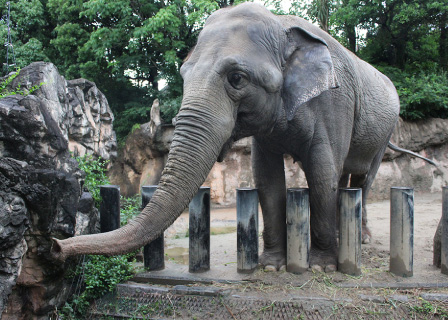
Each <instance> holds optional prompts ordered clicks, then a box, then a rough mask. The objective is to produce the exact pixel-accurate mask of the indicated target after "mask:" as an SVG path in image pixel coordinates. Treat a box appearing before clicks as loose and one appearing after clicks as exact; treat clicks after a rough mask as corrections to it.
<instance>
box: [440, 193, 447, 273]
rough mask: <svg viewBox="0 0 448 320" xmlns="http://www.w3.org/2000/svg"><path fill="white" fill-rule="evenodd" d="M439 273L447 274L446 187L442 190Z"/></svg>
mask: <svg viewBox="0 0 448 320" xmlns="http://www.w3.org/2000/svg"><path fill="white" fill-rule="evenodd" d="M441 271H442V273H443V274H448V187H443V189H442V259H441Z"/></svg>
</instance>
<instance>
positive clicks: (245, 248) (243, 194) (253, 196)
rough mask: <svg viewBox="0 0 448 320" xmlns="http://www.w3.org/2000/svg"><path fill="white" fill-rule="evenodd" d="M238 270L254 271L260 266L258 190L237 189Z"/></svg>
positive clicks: (242, 271) (243, 271)
mask: <svg viewBox="0 0 448 320" xmlns="http://www.w3.org/2000/svg"><path fill="white" fill-rule="evenodd" d="M236 216H237V218H236V219H237V236H236V238H237V271H238V272H241V273H249V272H252V271H253V270H254V269H255V268H256V267H257V266H258V190H257V189H250V188H240V189H236Z"/></svg>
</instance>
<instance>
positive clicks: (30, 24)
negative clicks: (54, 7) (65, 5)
mask: <svg viewBox="0 0 448 320" xmlns="http://www.w3.org/2000/svg"><path fill="white" fill-rule="evenodd" d="M7 2H9V4H10V13H11V19H10V32H11V39H12V45H13V49H14V53H15V59H16V64H17V65H16V66H15V67H16V68H18V67H23V66H26V65H28V64H30V63H31V62H33V61H42V60H43V61H49V58H48V56H47V55H46V53H45V52H44V48H45V47H46V46H47V45H48V42H49V38H48V37H49V33H48V28H47V27H48V23H47V21H46V19H45V6H44V4H43V3H42V2H40V1H39V0H17V1H7V0H0V10H1V11H0V12H1V13H0V16H1V17H2V18H1V20H0V44H1V45H0V57H1V58H0V61H1V62H2V64H3V63H5V62H6V56H7V52H6V51H7V48H6V47H5V43H6V40H7V34H8V29H7V14H8V11H7V9H8V7H7V5H6V3H7ZM10 53H11V52H10ZM9 58H10V59H11V57H9ZM10 61H11V60H10ZM9 71H12V69H11V68H9Z"/></svg>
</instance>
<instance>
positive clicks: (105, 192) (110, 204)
mask: <svg viewBox="0 0 448 320" xmlns="http://www.w3.org/2000/svg"><path fill="white" fill-rule="evenodd" d="M100 196H101V203H100V229H101V232H108V231H112V230H115V229H118V228H120V187H119V186H114V185H105V186H100Z"/></svg>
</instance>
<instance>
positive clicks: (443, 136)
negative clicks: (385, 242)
mask: <svg viewBox="0 0 448 320" xmlns="http://www.w3.org/2000/svg"><path fill="white" fill-rule="evenodd" d="M447 127H448V120H444V119H428V120H422V121H417V122H406V121H403V120H400V121H399V123H398V124H397V127H396V129H395V132H394V134H393V136H392V141H393V142H394V143H395V144H397V145H399V146H400V147H402V148H406V149H409V150H412V151H414V152H418V153H420V154H421V155H423V156H425V157H428V158H430V159H432V160H434V161H435V162H436V163H437V164H438V167H434V166H432V165H430V164H428V163H426V162H425V161H423V160H421V159H418V158H414V157H411V156H408V155H403V154H401V153H397V152H394V151H391V150H387V152H386V154H385V156H384V159H383V163H382V165H381V167H380V170H379V172H378V174H377V177H376V179H375V182H374V184H373V186H372V190H371V194H370V198H371V199H387V198H388V197H389V192H390V187H392V186H410V187H414V188H415V190H416V191H423V192H434V191H440V190H441V188H442V186H443V185H446V184H447V183H448V131H447V130H446V128H447ZM173 132H174V127H173V126H169V125H159V126H156V125H155V123H146V124H144V125H142V126H141V128H140V129H139V130H136V131H135V132H134V133H133V134H131V135H130V136H129V137H128V139H127V141H126V147H125V149H124V150H123V152H122V154H120V156H119V157H118V159H117V161H116V162H115V163H114V165H113V166H112V168H111V170H110V172H109V177H110V180H111V181H112V183H114V184H118V185H120V187H121V192H122V193H123V194H125V195H133V194H136V193H138V192H139V190H140V187H141V186H142V185H147V184H157V183H158V181H159V179H160V175H161V172H162V169H163V166H164V163H165V161H166V156H167V152H168V151H169V145H170V143H171V140H172V134H173ZM250 144H251V140H250V138H245V139H242V140H240V141H238V142H237V143H235V144H234V146H233V147H232V149H231V150H230V151H229V153H228V154H227V156H226V158H225V160H224V161H223V162H222V163H216V164H215V165H214V167H213V168H212V170H211V172H210V173H209V175H208V177H207V180H206V181H205V183H204V185H207V186H210V187H211V197H212V201H213V202H214V203H215V204H219V205H234V204H235V200H236V199H235V197H236V195H235V189H236V188H238V187H251V186H253V185H254V182H253V178H252V169H251V160H250ZM285 173H286V181H287V186H288V187H305V186H306V179H305V176H304V174H303V171H302V170H301V169H300V167H299V166H298V165H297V164H296V163H294V162H293V159H292V158H291V157H289V156H285Z"/></svg>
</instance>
